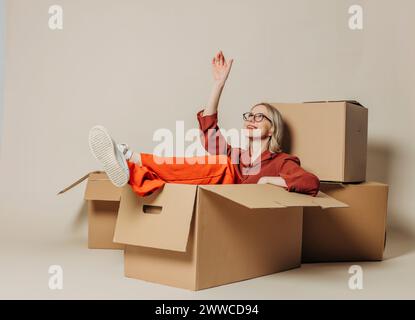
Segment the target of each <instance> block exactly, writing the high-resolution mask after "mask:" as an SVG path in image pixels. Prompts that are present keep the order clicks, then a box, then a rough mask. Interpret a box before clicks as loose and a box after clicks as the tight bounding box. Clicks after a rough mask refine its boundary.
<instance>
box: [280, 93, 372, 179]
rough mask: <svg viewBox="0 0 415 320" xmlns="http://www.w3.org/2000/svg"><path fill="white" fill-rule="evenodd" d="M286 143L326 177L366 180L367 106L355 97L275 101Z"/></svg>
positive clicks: (315, 170) (291, 150)
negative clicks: (349, 98) (293, 101)
mask: <svg viewBox="0 0 415 320" xmlns="http://www.w3.org/2000/svg"><path fill="white" fill-rule="evenodd" d="M273 106H274V107H275V108H277V109H278V110H279V111H280V112H281V114H282V117H283V120H284V123H285V138H284V147H285V149H286V152H288V153H291V154H294V155H296V156H298V157H299V158H300V160H301V164H302V166H303V167H304V168H305V169H306V170H309V171H311V172H313V173H314V174H315V175H317V176H318V177H319V179H320V180H323V181H337V182H362V181H365V180H366V152H367V125H368V110H367V109H366V108H365V107H363V106H362V105H361V104H360V103H358V102H356V101H330V102H306V103H274V104H273Z"/></svg>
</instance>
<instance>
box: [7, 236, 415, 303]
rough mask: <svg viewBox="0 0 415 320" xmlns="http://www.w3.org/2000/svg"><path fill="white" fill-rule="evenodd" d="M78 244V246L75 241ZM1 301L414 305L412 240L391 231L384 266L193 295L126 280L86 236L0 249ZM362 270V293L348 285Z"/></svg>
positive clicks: (118, 261)
mask: <svg viewBox="0 0 415 320" xmlns="http://www.w3.org/2000/svg"><path fill="white" fill-rule="evenodd" d="M74 240H75V241H74ZM0 249H1V273H0V283H1V285H0V298H1V299H309V298H311V299H321V298H322V299H325V298H330V299H383V298H390V299H397V298H401V299H408V298H411V299H414V298H415V241H414V239H413V238H409V237H406V236H405V235H404V234H402V233H397V232H395V233H394V232H390V233H389V235H388V245H387V248H386V252H385V260H384V261H382V262H361V263H326V264H304V265H303V266H302V267H301V268H298V269H294V270H290V271H287V272H282V273H278V274H273V275H269V276H265V277H260V278H256V279H252V280H247V281H242V282H238V283H234V284H229V285H225V286H220V287H216V288H211V289H205V290H201V291H198V292H193V291H188V290H183V289H177V288H172V287H168V286H163V285H159V284H153V283H148V282H145V281H139V280H134V279H127V278H125V277H124V276H123V256H122V252H121V251H115V250H88V249H87V248H86V244H85V237H84V236H79V237H78V238H76V239H73V238H72V239H68V241H64V242H62V241H54V240H53V239H50V241H47V240H43V241H42V242H35V243H29V242H21V243H20V242H19V243H13V244H11V243H5V242H2V244H1V247H0ZM54 264H57V265H60V266H62V268H63V289H62V290H50V289H49V286H48V281H49V277H50V274H49V273H48V268H49V266H50V265H54ZM353 264H358V265H360V266H361V267H362V268H363V289H362V290H351V289H349V286H348V281H349V277H350V276H351V275H350V274H349V273H348V270H349V267H350V266H351V265H353Z"/></svg>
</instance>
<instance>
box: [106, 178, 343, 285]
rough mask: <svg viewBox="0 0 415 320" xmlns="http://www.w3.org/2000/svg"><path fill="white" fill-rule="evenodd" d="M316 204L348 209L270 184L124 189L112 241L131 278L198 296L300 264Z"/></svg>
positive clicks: (169, 185) (328, 200)
mask: <svg viewBox="0 0 415 320" xmlns="http://www.w3.org/2000/svg"><path fill="white" fill-rule="evenodd" d="M316 206H317V207H319V208H330V207H344V206H346V205H345V204H344V203H342V202H339V201H337V200H335V199H333V198H330V197H328V196H327V195H325V194H324V193H319V194H318V196H317V197H311V196H307V195H303V194H298V193H293V192H288V191H286V190H285V189H283V188H280V187H276V186H273V185H268V184H267V185H256V184H240V185H199V186H197V185H186V184H169V183H168V184H166V185H165V186H164V188H163V189H162V190H159V191H157V192H155V193H154V194H152V195H150V196H148V197H138V196H137V195H136V194H135V193H134V192H133V191H132V190H131V188H130V186H125V187H124V188H123V189H122V194H121V203H120V208H119V212H118V219H117V224H116V229H115V235H114V241H115V242H118V243H122V244H125V245H126V247H125V251H124V258H125V275H126V276H127V277H130V278H136V279H141V280H146V281H150V282H156V283H160V284H165V285H170V286H175V287H180V288H185V289H190V290H200V289H204V288H209V287H214V286H219V285H223V284H227V283H231V282H236V281H241V280H245V279H250V278H254V277H259V276H263V275H267V274H272V273H275V272H280V271H284V270H288V269H291V268H295V267H298V266H300V263H301V241H302V225H303V207H316Z"/></svg>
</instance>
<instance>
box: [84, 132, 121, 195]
mask: <svg viewBox="0 0 415 320" xmlns="http://www.w3.org/2000/svg"><path fill="white" fill-rule="evenodd" d="M89 148H90V150H91V152H92V154H93V155H94V157H95V159H97V160H98V161H99V162H101V164H102V166H103V168H104V171H105V172H106V174H107V175H108V178H109V179H110V180H111V182H112V183H113V184H114V185H115V186H117V187H123V186H125V185H126V184H127V183H128V180H129V177H128V175H127V174H126V173H125V171H124V169H123V166H122V165H121V164H120V163H119V162H118V160H117V156H116V154H115V152H116V151H115V145H114V142H113V141H112V139H111V137H110V135H109V134H108V132H107V131H106V130H105V128H104V127H101V126H96V127H93V128H92V129H91V130H90V132H89Z"/></svg>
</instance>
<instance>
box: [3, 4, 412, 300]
mask: <svg viewBox="0 0 415 320" xmlns="http://www.w3.org/2000/svg"><path fill="white" fill-rule="evenodd" d="M356 3H357V4H362V5H363V7H364V30H362V31H351V30H349V29H348V18H349V14H348V7H349V6H350V5H352V4H356ZM53 4H60V5H62V6H63V8H64V30H62V31H51V30H49V28H48V25H47V22H48V7H49V5H53ZM414 30H415V2H414V1H412V0H400V1H386V0H367V1H357V0H353V1H348V0H335V1H334V0H313V1H310V0H295V1H288V0H285V1H277V0H255V1H253V0H244V1H239V0H233V1H219V0H215V1H214V0H210V1H190V0H186V1H185V0H175V1H167V0H166V1H161V0H159V1H154V0H151V1H150V0H148V1H133V0H123V1H115V0H70V1H69V0H54V1H49V0H36V1H31V0H9V1H7V2H6V54H5V56H6V65H5V67H6V79H5V110H4V119H3V120H4V121H3V122H4V123H3V134H2V136H1V139H2V140H1V153H0V156H1V158H0V161H1V166H0V176H1V184H0V219H1V221H0V250H1V251H0V254H1V255H0V256H1V258H0V271H1V272H0V298H139V299H140V298H172V299H176V298H189V299H192V298H218V299H222V298H251V299H255V298H265V299H268V298H270V299H273V298H415V293H414V289H413V288H415V273H414V270H415V252H414V250H415V217H414V214H415V205H414V204H415V202H414V194H415V184H414V180H415V174H414V172H415V171H414V169H413V164H414V163H415V148H414V143H413V139H414V129H413V127H414V125H413V122H414V119H415V111H414V110H415V109H414V103H415V90H414V84H415V66H414V57H415V41H414ZM219 49H222V50H223V51H224V53H225V56H226V57H233V58H234V59H235V63H234V68H233V71H232V74H231V76H230V78H229V82H228V83H227V85H226V88H225V92H224V95H223V99H222V101H221V110H220V117H221V118H220V119H221V120H220V122H221V124H222V126H223V127H226V128H232V127H239V126H240V125H241V119H240V114H241V113H242V111H245V110H247V109H248V108H249V107H250V106H251V105H252V104H254V103H256V102H259V101H262V100H265V101H270V102H277V101H279V102H280V101H287V102H290V101H307V100H320V99H344V98H347V99H357V100H359V101H360V102H361V103H363V104H364V105H365V106H367V107H368V108H369V151H368V179H369V180H377V181H381V182H386V183H389V184H390V186H391V187H390V203H389V218H388V223H389V233H388V244H387V250H386V260H385V261H383V262H381V263H359V264H360V265H362V266H363V269H364V272H365V273H364V281H365V282H364V289H363V290H361V291H352V290H349V289H348V287H347V281H348V277H349V274H348V272H347V270H348V268H349V266H350V265H351V263H344V264H321V265H319V264H317V265H304V266H303V267H302V268H300V269H297V270H292V271H289V272H284V273H280V274H275V275H271V276H268V277H262V278H258V279H254V280H249V281H244V282H240V283H237V284H232V285H228V286H223V287H219V288H215V289H209V290H204V291H201V292H198V293H193V292H188V291H185V290H180V289H175V288H169V287H165V286H160V285H155V284H151V283H146V282H142V281H137V280H130V279H126V278H124V277H123V274H122V267H123V266H122V254H121V252H117V251H89V250H87V249H86V221H85V213H84V210H85V208H84V205H83V201H82V195H83V186H81V187H79V188H77V189H75V190H73V191H72V192H70V193H67V194H65V195H64V196H60V197H58V196H56V195H55V194H56V192H57V191H58V190H60V189H61V188H62V187H64V186H66V185H67V184H68V183H70V182H71V181H73V180H75V179H77V178H78V177H80V176H81V175H83V174H84V173H86V172H88V171H90V170H95V169H98V166H97V163H96V162H95V160H94V159H93V158H92V156H91V155H90V153H89V149H88V143H87V135H88V130H89V128H90V127H91V126H92V125H95V124H103V125H105V126H106V127H108V129H109V130H110V131H111V133H112V134H113V135H114V137H115V138H116V139H118V140H119V141H123V142H127V143H129V144H130V145H131V146H132V147H134V148H135V149H136V150H139V151H147V152H151V151H152V149H153V147H154V146H155V144H156V143H155V142H152V134H153V132H154V131H155V130H156V129H158V128H161V127H165V128H170V129H172V130H173V129H174V126H175V120H184V121H185V126H186V128H187V129H188V128H192V127H195V126H196V125H197V124H196V119H195V113H196V111H198V110H199V109H201V108H202V106H203V104H205V103H206V102H207V99H208V96H209V92H210V86H211V84H212V80H211V74H210V61H211V58H212V56H213V54H214V53H215V52H216V51H217V50H219ZM316 152H318V143H317V144H316ZM52 264H59V265H61V266H62V267H63V269H64V290H62V291H51V290H49V289H48V286H47V283H48V277H49V275H48V267H49V265H52Z"/></svg>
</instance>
